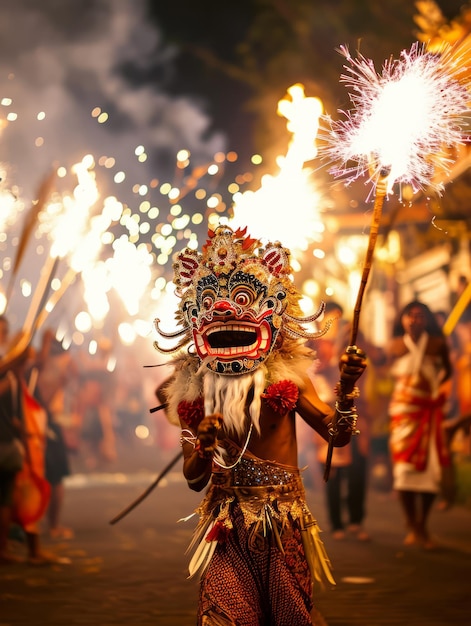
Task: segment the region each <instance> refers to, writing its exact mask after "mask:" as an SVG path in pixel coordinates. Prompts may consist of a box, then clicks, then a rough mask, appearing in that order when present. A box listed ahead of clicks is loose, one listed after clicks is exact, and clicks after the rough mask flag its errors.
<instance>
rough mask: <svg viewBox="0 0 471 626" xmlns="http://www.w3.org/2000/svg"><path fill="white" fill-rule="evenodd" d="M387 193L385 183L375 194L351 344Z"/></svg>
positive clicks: (352, 344)
mask: <svg viewBox="0 0 471 626" xmlns="http://www.w3.org/2000/svg"><path fill="white" fill-rule="evenodd" d="M382 178H383V179H385V178H387V176H384V177H382ZM385 195H386V185H384V190H383V188H381V190H378V191H377V192H376V196H375V203H374V206H373V219H372V221H371V228H370V236H369V238H368V249H367V251H366V256H365V261H364V263H363V272H362V275H361V282H360V287H359V290H358V295H357V299H356V302H355V308H354V310H353V320H352V331H351V334H350V345H351V346H354V345H355V344H356V340H357V335H358V325H359V323H360V313H361V305H362V302H363V295H364V293H365V289H366V284H367V282H368V277H369V274H370V270H371V266H372V263H373V255H374V251H375V246H376V240H377V238H378V230H379V223H380V221H381V213H382V211H383V202H384V197H385Z"/></svg>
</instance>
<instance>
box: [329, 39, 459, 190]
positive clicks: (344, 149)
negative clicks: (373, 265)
mask: <svg viewBox="0 0 471 626" xmlns="http://www.w3.org/2000/svg"><path fill="white" fill-rule="evenodd" d="M341 52H342V54H343V55H344V56H345V57H346V59H347V61H348V62H349V65H348V66H345V68H346V70H347V71H348V74H345V75H342V76H341V81H342V82H343V83H345V84H346V85H347V87H348V88H350V94H349V95H350V100H351V102H352V103H353V105H354V108H353V110H352V111H347V112H343V114H344V115H345V117H346V119H345V120H341V121H332V120H330V118H327V120H328V122H329V124H330V133H328V135H327V137H325V138H326V140H327V141H326V146H325V147H323V148H322V150H321V155H322V156H323V157H324V158H327V159H328V160H329V161H330V162H331V163H333V164H334V165H333V167H332V168H331V170H330V171H331V173H332V174H333V175H334V176H336V177H339V178H344V179H346V181H347V184H349V183H351V182H353V181H354V180H355V179H357V178H359V177H361V176H363V175H365V174H366V175H368V176H369V180H370V182H372V183H373V184H374V183H375V182H376V180H377V178H378V176H379V175H380V174H382V175H384V173H385V172H388V173H389V176H388V191H391V190H392V186H393V184H394V183H395V182H400V183H409V184H410V185H411V186H412V188H413V190H414V191H417V190H418V189H426V188H428V187H431V188H432V189H434V190H435V191H437V192H441V191H442V189H443V183H442V182H440V181H438V182H434V181H433V178H434V175H435V174H436V173H437V172H438V171H439V170H442V171H443V170H445V172H448V170H449V167H450V165H451V164H452V162H453V157H452V154H451V152H450V150H449V149H450V148H454V147H455V146H456V145H458V144H462V143H463V142H464V140H465V138H464V136H463V133H462V126H463V124H464V119H463V116H464V115H465V114H466V113H467V112H468V103H469V100H470V95H469V93H468V89H467V85H466V84H465V74H466V71H465V70H466V68H465V64H464V62H463V59H462V58H460V57H459V56H458V55H457V54H455V52H454V49H453V48H451V47H444V48H443V50H442V51H441V53H440V54H436V53H431V52H427V51H426V50H425V47H424V46H419V44H417V43H416V44H414V45H413V46H412V47H411V49H410V51H403V52H402V53H401V56H400V58H399V59H398V60H389V61H386V62H385V63H384V66H383V71H382V73H381V74H377V73H376V71H375V68H374V64H373V62H372V61H371V60H370V59H366V58H364V57H363V56H361V55H359V57H358V58H357V59H353V58H352V57H351V56H350V54H349V52H348V50H347V49H346V48H342V49H341ZM447 149H448V150H447ZM355 163H356V164H355Z"/></svg>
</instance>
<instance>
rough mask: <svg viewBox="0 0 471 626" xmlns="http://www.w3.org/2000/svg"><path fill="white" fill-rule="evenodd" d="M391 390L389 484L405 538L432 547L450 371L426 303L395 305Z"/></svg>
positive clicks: (444, 446) (444, 454) (441, 338)
mask: <svg viewBox="0 0 471 626" xmlns="http://www.w3.org/2000/svg"><path fill="white" fill-rule="evenodd" d="M388 354H389V357H390V358H391V359H392V360H393V361H392V366H391V375H392V377H393V379H394V390H393V393H392V396H391V400H390V405H389V415H390V450H391V455H392V463H393V479H394V489H395V490H397V492H398V495H399V501H400V503H401V507H402V510H403V512H404V516H405V519H406V523H407V527H408V534H407V536H406V538H405V540H404V543H405V544H420V545H422V546H423V547H425V548H432V547H433V542H432V541H431V539H430V535H429V532H428V528H427V523H428V517H429V514H430V510H431V507H432V504H433V502H434V499H435V496H436V494H437V493H438V492H439V490H440V483H441V475H442V468H443V467H445V466H448V465H449V463H450V459H449V454H448V448H447V444H446V440H445V437H444V436H443V429H442V422H443V406H444V404H445V402H446V392H445V391H444V383H445V381H447V380H448V379H449V378H450V376H451V372H452V369H451V364H450V358H449V351H448V345H447V342H446V339H445V337H444V335H443V333H442V331H441V329H440V327H439V326H438V324H437V322H436V319H435V317H434V315H433V313H432V312H431V311H430V309H429V308H428V307H427V306H426V305H425V304H423V303H421V302H418V301H413V302H411V303H409V304H408V305H407V306H405V307H404V309H403V310H402V311H401V313H400V315H399V317H398V319H397V321H396V324H395V326H394V329H393V339H392V341H391V343H390V346H389V350H388Z"/></svg>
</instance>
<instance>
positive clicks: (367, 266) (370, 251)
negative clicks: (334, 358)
mask: <svg viewBox="0 0 471 626" xmlns="http://www.w3.org/2000/svg"><path fill="white" fill-rule="evenodd" d="M389 173H390V172H389V170H386V169H383V170H381V173H380V176H379V178H378V181H377V184H376V195H375V202H374V206H373V219H372V222H371V228H370V236H369V238H368V248H367V251H366V256H365V261H364V263H363V272H362V275H361V282H360V288H359V290H358V295H357V299H356V302H355V308H354V311H353V320H352V330H351V334H350V345H349V347H348V348H347V352H348V350H349V349H352V350H356V340H357V335H358V326H359V322H360V313H361V305H362V302H363V295H364V293H365V289H366V285H367V283H368V277H369V274H370V270H371V265H372V263H373V255H374V250H375V246H376V240H377V238H378V230H379V223H380V220H381V213H382V210H383V202H384V197H385V195H386V191H387V184H386V181H387V178H388V176H389ZM340 385H341V383H340ZM341 386H342V385H341ZM346 392H347V390H345V389H341V393H342V394H343V395H344V396H345V395H346ZM337 427H338V412H337V411H336V412H335V414H334V417H333V418H332V424H331V426H330V428H329V445H328V448H327V456H326V460H325V466H324V481H325V482H327V481H328V480H329V475H330V467H331V465H332V454H333V451H334V444H335V439H336V437H337V433H338V428H337Z"/></svg>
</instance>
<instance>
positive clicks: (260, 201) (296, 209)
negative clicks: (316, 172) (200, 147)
mask: <svg viewBox="0 0 471 626" xmlns="http://www.w3.org/2000/svg"><path fill="white" fill-rule="evenodd" d="M322 110H323V107H322V103H321V101H320V100H319V99H318V98H307V97H305V95H304V87H303V85H300V84H297V85H293V86H292V87H290V88H289V89H288V97H286V98H283V99H282V100H280V102H279V103H278V113H279V115H282V116H284V117H286V118H287V120H288V123H287V128H288V130H289V131H290V132H291V133H292V134H293V136H292V138H291V141H290V144H289V147H288V150H287V153H286V155H284V156H279V157H278V159H277V164H278V166H279V168H280V169H279V172H278V174H276V175H273V176H271V175H266V176H264V177H263V178H262V181H261V186H260V188H259V189H257V190H256V191H245V192H237V193H235V194H234V207H233V213H234V217H233V218H232V220H231V222H232V223H233V224H234V226H245V225H249V228H250V234H251V235H252V236H254V237H259V238H262V237H263V238H266V239H269V240H279V241H281V242H282V244H283V245H285V246H286V247H288V248H290V249H291V251H292V253H293V254H294V256H296V255H297V253H298V254H299V252H300V251H303V250H305V249H306V248H307V246H308V243H309V242H310V241H312V240H313V239H315V238H316V237H317V236H318V234H319V231H320V230H322V229H321V228H320V227H319V226H318V225H317V224H318V223H319V222H320V216H319V208H320V195H319V193H318V192H317V191H316V189H315V185H314V183H313V181H312V171H311V169H309V168H308V167H305V163H306V162H307V161H310V160H312V159H313V158H314V157H315V156H316V154H317V148H316V135H317V131H318V128H319V118H320V116H321V114H322Z"/></svg>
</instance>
